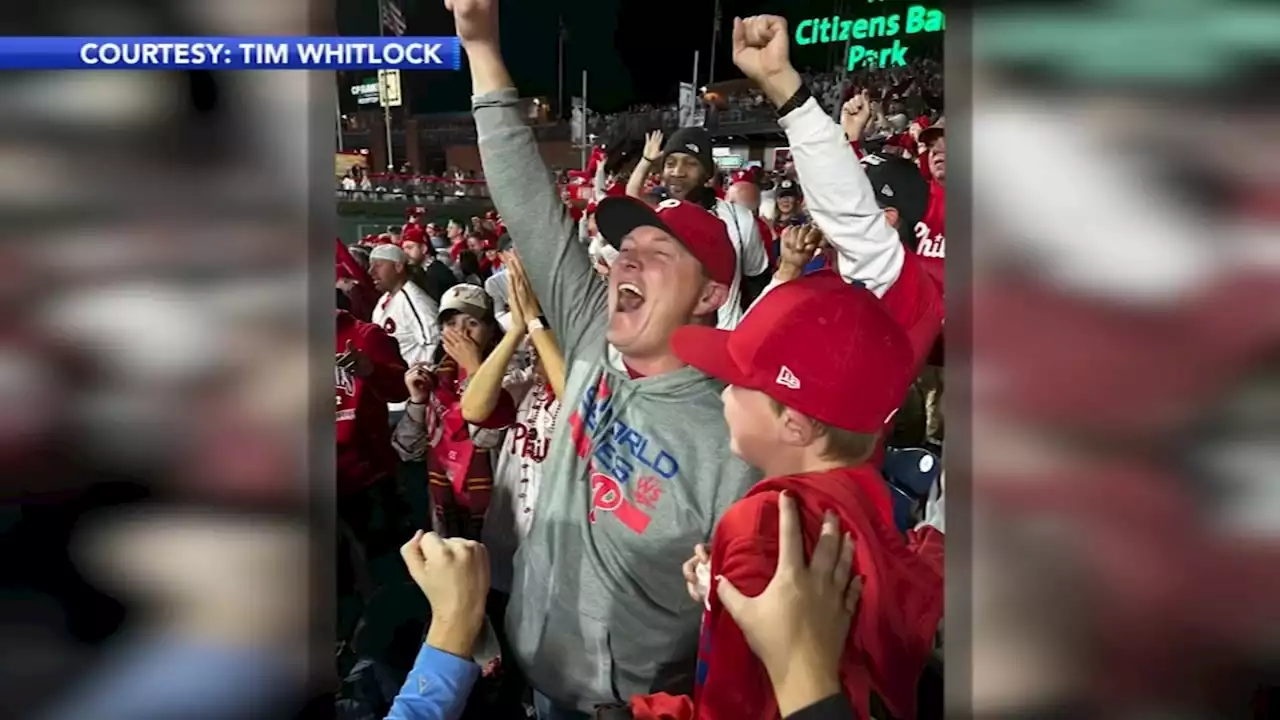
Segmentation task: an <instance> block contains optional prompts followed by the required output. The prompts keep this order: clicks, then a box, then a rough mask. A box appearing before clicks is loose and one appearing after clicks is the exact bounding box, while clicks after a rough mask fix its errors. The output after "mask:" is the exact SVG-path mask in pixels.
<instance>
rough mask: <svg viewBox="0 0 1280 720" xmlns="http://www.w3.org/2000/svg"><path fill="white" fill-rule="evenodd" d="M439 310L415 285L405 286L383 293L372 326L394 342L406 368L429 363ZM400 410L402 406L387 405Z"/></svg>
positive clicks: (437, 338)
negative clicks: (383, 332)
mask: <svg viewBox="0 0 1280 720" xmlns="http://www.w3.org/2000/svg"><path fill="white" fill-rule="evenodd" d="M439 314H440V306H439V305H437V304H436V301H435V300H432V299H431V296H430V295H427V293H426V291H424V290H423V289H422V288H420V287H418V286H417V284H415V283H412V282H406V283H405V284H404V286H403V287H401V288H400V289H399V290H397V291H396V292H394V293H385V294H383V296H382V299H380V300H379V301H378V305H377V307H375V308H374V309H373V324H374V325H377V326H378V327H381V328H382V329H383V330H385V331H386V333H387V334H388V335H390V336H391V337H393V338H395V341H396V344H397V345H399V346H400V357H402V358H404V361H405V362H406V363H408V364H409V365H410V366H412V365H414V364H415V363H430V362H431V358H432V356H433V355H435V352H436V346H438V345H439V344H440V322H439V321H438V320H437V319H436V316H437V315H439ZM388 407H390V408H391V409H392V410H401V409H403V408H404V403H391V404H390V405H388Z"/></svg>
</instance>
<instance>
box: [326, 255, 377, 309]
mask: <svg viewBox="0 0 1280 720" xmlns="http://www.w3.org/2000/svg"><path fill="white" fill-rule="evenodd" d="M336 242H337V248H336V250H335V253H336V254H335V263H336V265H337V273H338V279H339V280H354V281H355V283H356V284H355V287H353V288H351V290H350V291H348V292H347V298H348V299H350V300H351V312H352V314H354V315H355V316H356V317H358V318H360V319H361V320H368V319H369V318H371V317H373V308H374V306H375V305H377V304H378V291H376V290H374V289H373V279H372V278H370V277H369V273H367V272H365V269H364V268H362V267H360V264H359V263H357V262H356V259H355V258H353V257H351V252H350V251H349V250H347V246H346V245H343V244H342V240H340V239H339V240H337V241H336Z"/></svg>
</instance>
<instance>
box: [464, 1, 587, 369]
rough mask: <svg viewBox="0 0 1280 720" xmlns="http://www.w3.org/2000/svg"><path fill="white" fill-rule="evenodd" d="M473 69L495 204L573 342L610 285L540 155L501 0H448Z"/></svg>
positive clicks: (561, 327)
mask: <svg viewBox="0 0 1280 720" xmlns="http://www.w3.org/2000/svg"><path fill="white" fill-rule="evenodd" d="M445 5H446V7H448V8H449V9H450V10H452V12H453V17H454V22H455V24H456V26H457V33H458V37H459V38H460V40H461V42H462V47H463V49H464V50H465V51H466V53H467V60H468V65H469V67H470V68H471V88H472V93H473V97H472V101H471V102H472V107H473V111H474V115H475V120H476V132H477V135H478V138H479V146H480V160H481V162H482V164H483V166H484V173H485V179H486V180H487V181H488V185H489V192H490V195H491V196H492V199H493V204H494V206H496V208H497V210H498V212H499V213H501V215H502V217H503V219H504V222H505V223H506V226H507V230H508V232H509V233H510V234H511V239H512V242H513V243H514V244H515V246H516V247H517V248H518V249H520V250H521V251H522V252H523V253H524V256H525V258H526V261H527V265H528V270H529V281H530V282H531V283H532V284H533V287H534V290H535V291H536V292H537V293H538V296H539V297H540V298H542V299H543V302H544V306H545V308H546V310H547V312H548V313H549V317H550V318H551V320H552V321H553V322H554V323H555V324H556V326H557V327H558V329H559V330H560V332H561V334H562V337H564V338H565V340H566V343H567V344H568V345H569V346H570V347H573V346H575V345H576V344H577V342H578V340H579V339H580V338H581V337H582V335H583V334H584V333H585V332H586V331H587V329H588V328H589V327H591V326H592V325H593V324H597V323H599V324H602V323H603V322H604V319H605V313H604V304H605V288H604V287H603V286H601V284H600V283H597V282H594V280H593V277H592V272H593V271H592V269H591V261H590V259H589V258H588V257H587V249H586V248H585V247H583V245H582V244H581V243H579V242H577V241H576V231H575V228H574V225H573V220H572V219H571V218H570V217H569V213H568V209H567V208H566V207H565V205H564V203H563V202H561V200H560V195H559V192H558V191H557V189H556V186H555V183H554V181H553V180H552V177H551V172H550V170H549V169H548V168H547V165H546V163H545V162H544V161H543V159H542V156H541V155H540V154H539V153H538V144H537V141H536V140H535V139H534V136H533V129H532V128H530V127H529V126H528V125H527V124H525V122H524V119H523V118H522V117H521V114H520V111H519V109H518V108H517V106H516V103H517V100H518V99H519V98H518V95H517V94H516V89H515V87H514V83H512V81H511V75H510V74H509V73H508V72H507V68H506V65H505V64H504V63H503V60H502V53H501V51H500V49H499V42H498V2H497V0H446V3H445Z"/></svg>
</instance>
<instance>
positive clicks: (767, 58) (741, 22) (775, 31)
mask: <svg viewBox="0 0 1280 720" xmlns="http://www.w3.org/2000/svg"><path fill="white" fill-rule="evenodd" d="M733 64H735V65H737V68H739V69H740V70H742V74H745V76H746V77H749V78H751V79H753V81H755V82H756V85H759V86H760V88H762V90H764V92H765V94H767V95H768V94H769V86H771V85H773V83H776V82H777V81H778V79H780V78H782V77H783V76H787V74H795V68H792V67H791V37H790V36H788V35H787V20H785V19H782V18H780V17H777V15H755V17H751V18H745V19H744V18H733ZM797 79H799V76H797ZM771 100H773V97H772V95H771ZM786 101H787V97H783V99H782V100H781V102H786ZM776 102H778V101H777V100H776Z"/></svg>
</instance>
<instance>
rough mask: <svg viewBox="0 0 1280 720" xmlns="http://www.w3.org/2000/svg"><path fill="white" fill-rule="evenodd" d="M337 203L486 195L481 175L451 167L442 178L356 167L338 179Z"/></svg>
mask: <svg viewBox="0 0 1280 720" xmlns="http://www.w3.org/2000/svg"><path fill="white" fill-rule="evenodd" d="M337 196H338V199H340V200H388V201H397V202H404V201H406V200H407V201H409V202H436V203H441V202H455V201H457V200H460V199H463V198H485V197H488V196H489V192H488V188H487V187H486V186H485V182H484V173H482V172H476V171H474V170H463V169H461V168H455V167H450V168H448V169H446V170H445V172H444V173H443V174H441V175H420V174H418V173H415V172H414V171H413V168H412V167H410V166H409V165H408V164H405V165H404V166H402V167H401V168H400V170H399V171H398V172H385V173H375V172H369V171H368V170H366V169H365V168H364V167H363V166H360V165H355V166H353V167H352V168H351V169H349V170H348V171H347V172H346V174H344V175H343V176H342V178H341V179H339V180H338V189H337Z"/></svg>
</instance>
